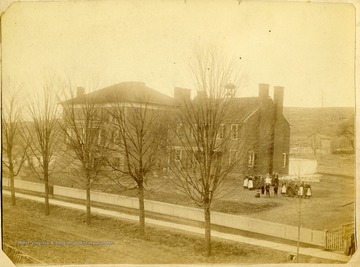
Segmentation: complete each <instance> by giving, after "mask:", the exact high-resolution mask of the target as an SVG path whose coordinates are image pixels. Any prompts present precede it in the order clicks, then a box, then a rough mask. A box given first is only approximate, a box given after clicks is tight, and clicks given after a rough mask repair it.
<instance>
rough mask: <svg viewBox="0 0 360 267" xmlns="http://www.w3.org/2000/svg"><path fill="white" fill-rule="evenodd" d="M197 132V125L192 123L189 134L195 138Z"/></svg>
mask: <svg viewBox="0 0 360 267" xmlns="http://www.w3.org/2000/svg"><path fill="white" fill-rule="evenodd" d="M198 132H199V129H198V125H197V124H196V123H195V124H193V125H192V128H191V136H192V138H196V137H197V135H198Z"/></svg>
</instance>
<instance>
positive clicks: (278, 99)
mask: <svg viewBox="0 0 360 267" xmlns="http://www.w3.org/2000/svg"><path fill="white" fill-rule="evenodd" d="M274 102H275V107H276V118H280V117H281V116H282V114H283V105H284V87H283V86H274Z"/></svg>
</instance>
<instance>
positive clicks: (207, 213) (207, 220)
mask: <svg viewBox="0 0 360 267" xmlns="http://www.w3.org/2000/svg"><path fill="white" fill-rule="evenodd" d="M204 215H205V250H206V256H207V257H209V256H210V255H211V225H210V223H211V221H210V203H208V202H207V203H205V204H204Z"/></svg>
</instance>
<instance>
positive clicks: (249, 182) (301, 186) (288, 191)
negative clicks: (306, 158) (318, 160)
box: [243, 173, 312, 198]
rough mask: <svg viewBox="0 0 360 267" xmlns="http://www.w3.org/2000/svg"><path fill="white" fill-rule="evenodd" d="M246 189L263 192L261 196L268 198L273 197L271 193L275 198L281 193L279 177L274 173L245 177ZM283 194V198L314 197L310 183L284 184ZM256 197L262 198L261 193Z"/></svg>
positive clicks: (293, 182) (291, 182)
mask: <svg viewBox="0 0 360 267" xmlns="http://www.w3.org/2000/svg"><path fill="white" fill-rule="evenodd" d="M243 187H244V189H248V190H255V189H258V190H261V195H264V194H265V195H266V196H267V197H270V196H271V191H272V192H273V196H275V197H276V196H278V191H279V175H278V174H277V173H274V174H272V175H270V174H269V173H268V174H266V175H265V176H262V175H249V176H248V175H247V176H245V177H244V183H243ZM281 194H282V195H283V196H289V197H296V196H297V197H303V198H310V197H311V196H312V191H311V186H310V184H308V183H304V182H298V183H297V182H295V181H290V182H287V183H286V182H284V183H282V185H281ZM255 196H256V197H260V192H258V193H257V194H256V195H255Z"/></svg>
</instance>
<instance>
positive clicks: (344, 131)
mask: <svg viewBox="0 0 360 267" xmlns="http://www.w3.org/2000/svg"><path fill="white" fill-rule="evenodd" d="M354 124H355V115H353V116H351V118H349V119H347V120H346V121H345V122H343V123H341V124H340V125H339V127H338V130H337V136H339V137H344V139H345V140H346V141H347V142H348V143H349V144H350V145H351V148H352V149H353V150H354V149H355V127H354Z"/></svg>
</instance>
